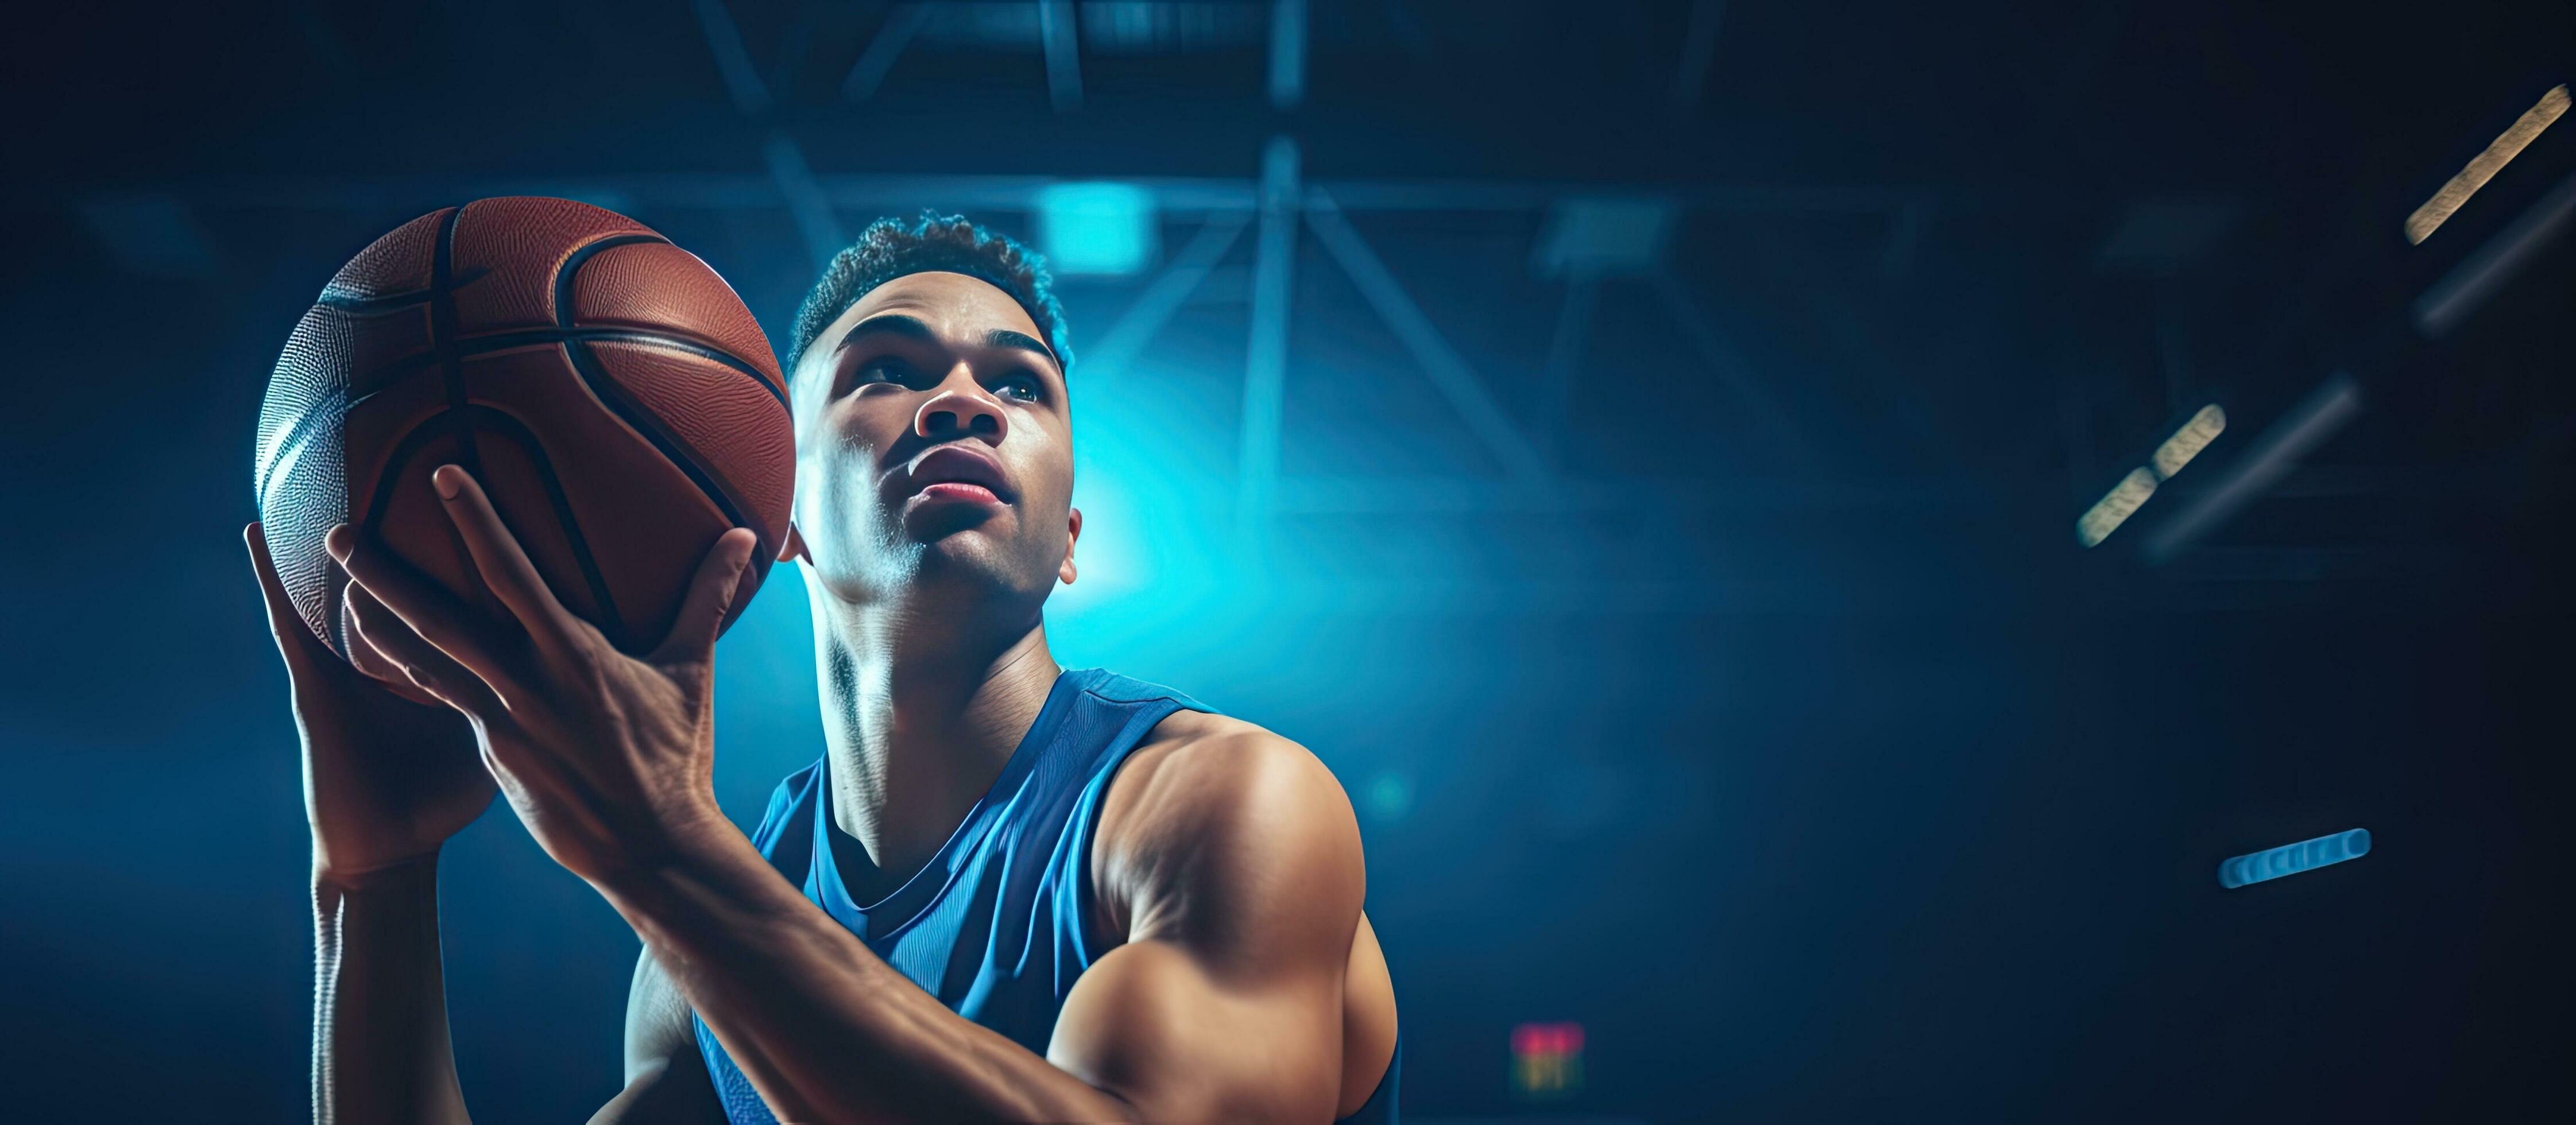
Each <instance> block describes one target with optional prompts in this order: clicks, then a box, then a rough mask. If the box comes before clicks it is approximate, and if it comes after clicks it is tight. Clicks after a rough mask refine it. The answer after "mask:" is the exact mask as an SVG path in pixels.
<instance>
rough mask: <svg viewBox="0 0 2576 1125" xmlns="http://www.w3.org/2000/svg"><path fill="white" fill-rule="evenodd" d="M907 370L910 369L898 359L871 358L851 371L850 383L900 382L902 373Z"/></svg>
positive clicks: (862, 385) (861, 385)
mask: <svg viewBox="0 0 2576 1125" xmlns="http://www.w3.org/2000/svg"><path fill="white" fill-rule="evenodd" d="M909 370H911V369H910V368H908V367H906V366H905V365H904V362H903V361H902V360H899V359H872V360H869V361H867V362H866V363H863V364H860V365H859V369H858V370H857V371H855V372H852V373H851V375H850V385H851V386H853V387H864V386H866V385H868V384H870V383H900V382H902V381H903V377H904V373H905V372H907V371H909Z"/></svg>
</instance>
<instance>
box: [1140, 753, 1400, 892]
mask: <svg viewBox="0 0 2576 1125" xmlns="http://www.w3.org/2000/svg"><path fill="white" fill-rule="evenodd" d="M1093 857H1094V862H1095V865H1096V870H1097V871H1098V872H1099V873H1100V874H1101V875H1102V876H1103V877H1104V886H1109V887H1117V888H1119V889H1120V890H1121V891H1123V892H1125V893H1126V894H1128V895H1135V896H1139V897H1143V898H1151V897H1156V896H1158V895H1159V894H1165V893H1173V892H1185V891H1186V890H1187V889H1188V884H1191V883H1195V882H1198V881H1200V880H1204V879H1209V878H1216V879H1221V880H1222V879H1236V878H1242V877H1249V876H1254V875H1257V874H1258V873H1262V872H1269V871H1274V870H1275V869H1277V868H1279V867H1280V866H1282V865H1289V866H1299V867H1303V866H1306V865H1310V864H1320V865H1323V866H1326V867H1341V866H1345V865H1347V866H1351V867H1354V868H1355V867H1356V866H1357V864H1358V862H1359V824H1358V819H1357V817H1356V816H1355V815H1354V814H1353V813H1352V811H1351V803H1350V798H1349V797H1348V796H1347V795H1345V794H1344V793H1343V792H1342V786H1341V783H1340V782H1339V781H1337V780H1335V779H1334V777H1333V772H1332V770H1331V769H1329V768H1327V767H1326V766H1325V765H1324V763H1323V761H1322V760H1321V759H1319V758H1317V757H1316V756H1315V755H1314V753H1313V752H1312V751H1310V750H1308V749H1306V748H1305V747H1304V746H1300V745H1298V744H1297V743H1296V742H1295V741H1293V740H1291V739H1288V738H1286V737H1284V736H1282V735H1279V734H1277V733H1275V732H1272V731H1270V730H1267V729H1265V728H1263V727H1261V726H1260V725H1258V724H1255V723H1249V722H1245V721H1243V720H1241V719H1237V718H1232V717H1230V716H1226V715H1217V714H1211V713H1207V712H1199V711H1182V712H1177V713H1175V714H1173V715H1172V716H1170V717H1169V718H1166V719H1164V720H1163V721H1162V722H1161V723H1160V724H1158V725H1157V726H1156V727H1155V728H1154V730H1153V732H1152V733H1151V734H1149V735H1148V736H1147V737H1146V739H1145V740H1144V741H1143V742H1141V743H1139V744H1138V745H1137V747H1136V749H1135V751H1134V752H1133V753H1132V754H1130V755H1129V756H1128V760H1127V761H1126V763H1125V764H1123V765H1122V766H1121V767H1120V769H1119V772H1118V775H1117V777H1116V778H1115V779H1114V780H1113V781H1112V783H1111V785H1110V789H1109V793H1108V795H1107V798H1106V800H1105V801H1104V802H1103V804H1102V807H1101V816H1100V834H1099V838H1098V844H1097V846H1096V847H1095V848H1094V852H1093ZM1122 897H1123V896H1122Z"/></svg>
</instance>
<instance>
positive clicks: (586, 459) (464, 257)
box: [254, 197, 795, 698]
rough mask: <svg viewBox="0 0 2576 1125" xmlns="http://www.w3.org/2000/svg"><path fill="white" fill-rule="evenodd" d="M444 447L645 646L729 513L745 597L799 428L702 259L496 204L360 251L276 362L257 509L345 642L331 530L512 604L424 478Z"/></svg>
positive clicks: (579, 594)
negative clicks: (743, 548) (744, 537)
mask: <svg viewBox="0 0 2576 1125" xmlns="http://www.w3.org/2000/svg"><path fill="white" fill-rule="evenodd" d="M451 462H452V463H455V464H459V465H463V466H464V467H465V468H467V469H468V470H470V471H472V472H473V473H474V474H475V477H476V479H477V480H479V481H481V482H482V484H483V487H484V490H485V492H486V493H488V494H489V495H490V496H491V498H492V503H493V506H494V507H495V508H496V509H498V511H499V512H500V515H501V519H502V521H503V522H504V523H506V524H507V525H509V528H510V530H511V532H512V534H514V535H515V536H517V537H518V539H519V542H520V545H521V546H522V547H523V548H524V549H525V550H526V551H527V554H528V557H529V559H530V560H531V561H532V562H534V563H535V564H536V567H537V569H538V571H539V572H540V573H541V574H543V575H544V577H545V579H546V582H547V584H548V585H549V586H550V587H551V588H552V589H553V590H554V592H555V596H556V598H557V599H558V600H560V601H562V602H563V604H564V606H565V607H566V608H567V609H570V610H571V611H573V612H574V613H576V614H579V615H580V616H581V617H582V618H583V619H585V620H587V621H589V622H590V623H591V624H593V625H595V626H597V627H598V628H599V630H600V631H601V632H602V633H603V634H605V635H606V636H607V637H608V639H609V641H610V642H611V643H612V644H615V645H616V646H617V647H618V648H619V649H620V650H622V651H625V652H628V653H630V654H638V655H640V654H641V653H643V652H645V651H648V650H650V649H651V648H652V647H653V646H654V645H655V644H658V643H659V642H660V641H661V639H662V637H663V635H664V634H665V633H667V632H669V630H670V628H671V623H672V620H673V619H674V618H675V617H676V616H677V614H678V611H679V607H680V603H681V601H682V599H683V598H684V597H685V595H686V593H687V589H688V584H689V580H690V578H691V577H693V576H694V575H695V574H696V572H697V567H698V564H699V563H700V561H702V560H703V559H704V558H705V557H706V554H707V552H708V551H709V550H710V549H711V548H712V547H713V546H714V545H715V541H716V539H717V537H719V536H721V535H723V534H724V532H725V531H726V530H727V529H729V528H733V527H748V528H750V529H752V530H753V531H754V532H756V533H758V534H759V536H760V545H759V547H758V548H757V549H756V550H755V551H754V553H753V555H752V565H751V567H750V568H749V569H748V570H746V571H745V572H744V574H743V578H742V587H741V589H740V590H739V591H738V592H737V594H736V596H735V598H734V601H733V607H732V611H731V612H732V614H734V615H739V614H740V613H741V611H742V608H743V607H744V606H745V605H747V604H749V602H750V600H751V595H752V593H753V591H755V590H757V589H758V588H759V585H760V582H761V580H762V579H763V578H765V577H766V576H767V574H768V571H769V564H770V561H771V560H772V559H774V558H776V557H777V554H778V548H779V544H780V541H781V539H782V538H783V537H784V536H785V534H786V531H787V515H788V501H789V499H790V496H791V493H792V491H793V488H794V481H795V437H794V433H793V429H792V426H791V423H790V420H789V416H788V411H787V386H786V381H785V380H784V379H783V378H781V377H780V374H779V370H778V361H777V359H776V358H775V357H773V356H772V355H771V353H770V349H769V343H768V339H767V337H766V336H764V335H763V334H762V332H761V330H760V325H759V323H758V322H757V321H755V320H753V319H752V316H751V312H750V310H748V309H746V308H744V307H743V304H742V300H741V298H739V297H736V296H735V295H734V292H733V290H732V288H731V287H729V286H727V285H726V284H725V282H724V279H723V278H720V277H718V276H716V273H715V271H714V270H711V269H709V268H707V265H706V263H704V262H701V261H699V260H698V259H697V258H696V257H695V256H694V255H691V254H690V253H688V252H687V251H685V250H682V249H680V248H679V247H676V246H673V245H672V244H671V243H670V242H669V240H667V239H664V238H663V237H662V236H660V235H658V234H655V233H653V232H652V231H651V230H650V229H648V228H646V227H644V226H643V225H641V224H638V223H636V222H635V221H634V220H632V219H628V218H626V217H625V216H622V215H619V214H616V213H614V212H611V211H605V210H602V209H600V208H597V207H592V206H590V205H588V204H583V203H575V202H572V201H570V200H564V199H542V198H533V197H518V198H502V199H483V200H477V201H475V202H472V203H468V204H466V205H464V206H463V207H451V208H447V209H445V210H441V211H438V212H435V213H432V214H428V215H423V216H421V217H420V218H418V219H414V220H412V221H411V222H408V223H405V224H403V225H402V226H401V227H399V228H396V229H395V230H394V231H393V232H392V233H390V234H387V235H385V236H384V237H383V238H380V239H377V240H376V241H375V243H374V244H372V245H370V246H368V247H367V248H366V249H365V250H362V251H360V252H359V253H358V256H357V257H355V258H353V259H351V260H350V262H349V264H348V265H346V266H344V267H342V268H341V270H340V272H339V273H338V275H336V276H334V277H333V278H332V279H331V283H330V284H329V285H328V286H325V287H324V288H323V290H322V295H321V297H320V298H319V299H317V300H316V301H315V302H314V305H313V307H312V308H311V309H310V310H308V311H307V312H306V313H305V314H304V317H303V319H302V320H301V321H300V322H298V323H297V324H296V326H295V331H294V333H293V334H292V335H290V336H289V337H288V339H287V342H286V348H285V350H284V352H283V353H282V354H280V355H279V356H278V360H277V367H276V370H275V371H274V373H272V374H271V376H270V378H269V385H268V395H267V398H266V400H265V401H264V402H263V403H262V404H261V407H260V419H259V436H258V446H257V452H256V456H255V458H254V467H255V486H256V488H257V490H258V495H259V512H260V521H261V524H262V527H263V528H264V529H265V531H266V534H267V537H268V545H269V552H270V555H271V557H272V558H273V559H274V560H275V562H276V564H277V571H278V578H279V579H280V581H281V582H282V583H283V584H284V586H285V588H286V592H287V595H288V597H289V598H290V599H291V600H292V601H293V602H294V604H295V609H296V612H297V613H299V614H300V615H302V617H303V618H304V623H305V624H306V625H308V626H310V627H311V628H312V629H313V631H314V634H315V635H317V636H319V637H321V638H322V639H323V641H325V642H326V643H328V644H329V645H330V646H331V648H332V649H333V650H334V651H336V652H338V653H340V654H341V655H343V656H351V655H352V650H351V648H350V643H349V638H350V631H351V629H352V628H353V626H352V624H351V623H350V621H349V620H348V609H347V606H346V605H345V604H344V599H343V593H342V590H343V587H344V586H345V584H346V582H347V575H346V574H344V573H342V572H341V570H340V568H339V566H338V565H337V564H336V563H334V562H333V561H332V560H331V557H330V555H329V554H327V553H326V552H325V551H324V550H323V546H322V539H323V536H324V535H325V534H326V533H327V532H329V531H330V529H331V527H332V525H334V524H338V523H348V524H351V525H354V526H355V527H356V528H357V529H358V531H359V533H360V534H362V535H366V536H371V537H373V538H374V539H376V540H377V541H379V542H381V543H383V544H384V545H385V546H386V547H388V548H390V549H391V550H392V551H393V552H394V554H396V555H397V556H399V557H400V558H402V559H403V560H404V561H406V562H408V563H410V564H411V566H412V567H413V568H415V569H417V570H418V571H420V572H421V573H422V574H424V575H425V576H427V577H428V578H430V579H431V580H433V581H435V582H436V583H438V584H439V585H441V586H444V587H445V588H446V589H447V590H448V591H449V592H451V593H454V594H456V595H457V596H458V597H459V598H460V599H462V600H465V601H467V602H468V603H470V604H477V605H480V606H482V607H483V608H484V609H485V610H486V611H487V612H491V613H495V614H499V613H502V612H504V611H503V610H502V608H501V607H500V606H499V605H498V604H497V603H496V602H494V601H492V599H491V597H490V595H489V593H488V592H487V591H486V590H485V589H484V587H483V585H482V583H481V581H480V580H479V579H476V578H475V577H474V576H473V563H472V561H471V558H470V556H468V555H467V553H466V551H465V546H464V543H463V542H462V541H461V540H460V539H459V538H458V537H457V534H456V531H455V528H454V526H453V525H452V524H450V523H449V521H448V519H447V516H446V514H445V512H444V511H443V510H442V509H441V505H440V504H439V502H438V499H437V496H436V494H435V493H434V492H433V491H432V489H431V485H430V481H429V475H430V473H431V471H432V470H434V469H436V468H437V467H438V466H439V465H442V464H447V463H451ZM731 623H732V620H731V618H730V617H729V618H728V619H727V621H726V624H727V625H730V624H731ZM356 655H357V656H359V657H365V656H368V655H370V654H367V653H363V652H361V653H358V654H356ZM359 663H360V666H361V667H368V662H367V661H365V660H363V659H361V660H360V661H359ZM370 670H371V671H377V672H379V673H380V674H381V672H382V670H380V669H373V668H370ZM389 682H391V683H392V685H393V686H394V687H396V688H397V689H398V690H402V691H404V692H405V694H409V695H412V696H413V697H415V698H424V697H423V696H421V694H420V693H419V691H418V690H417V689H416V688H414V687H412V685H411V684H409V683H408V682H399V681H389Z"/></svg>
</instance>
